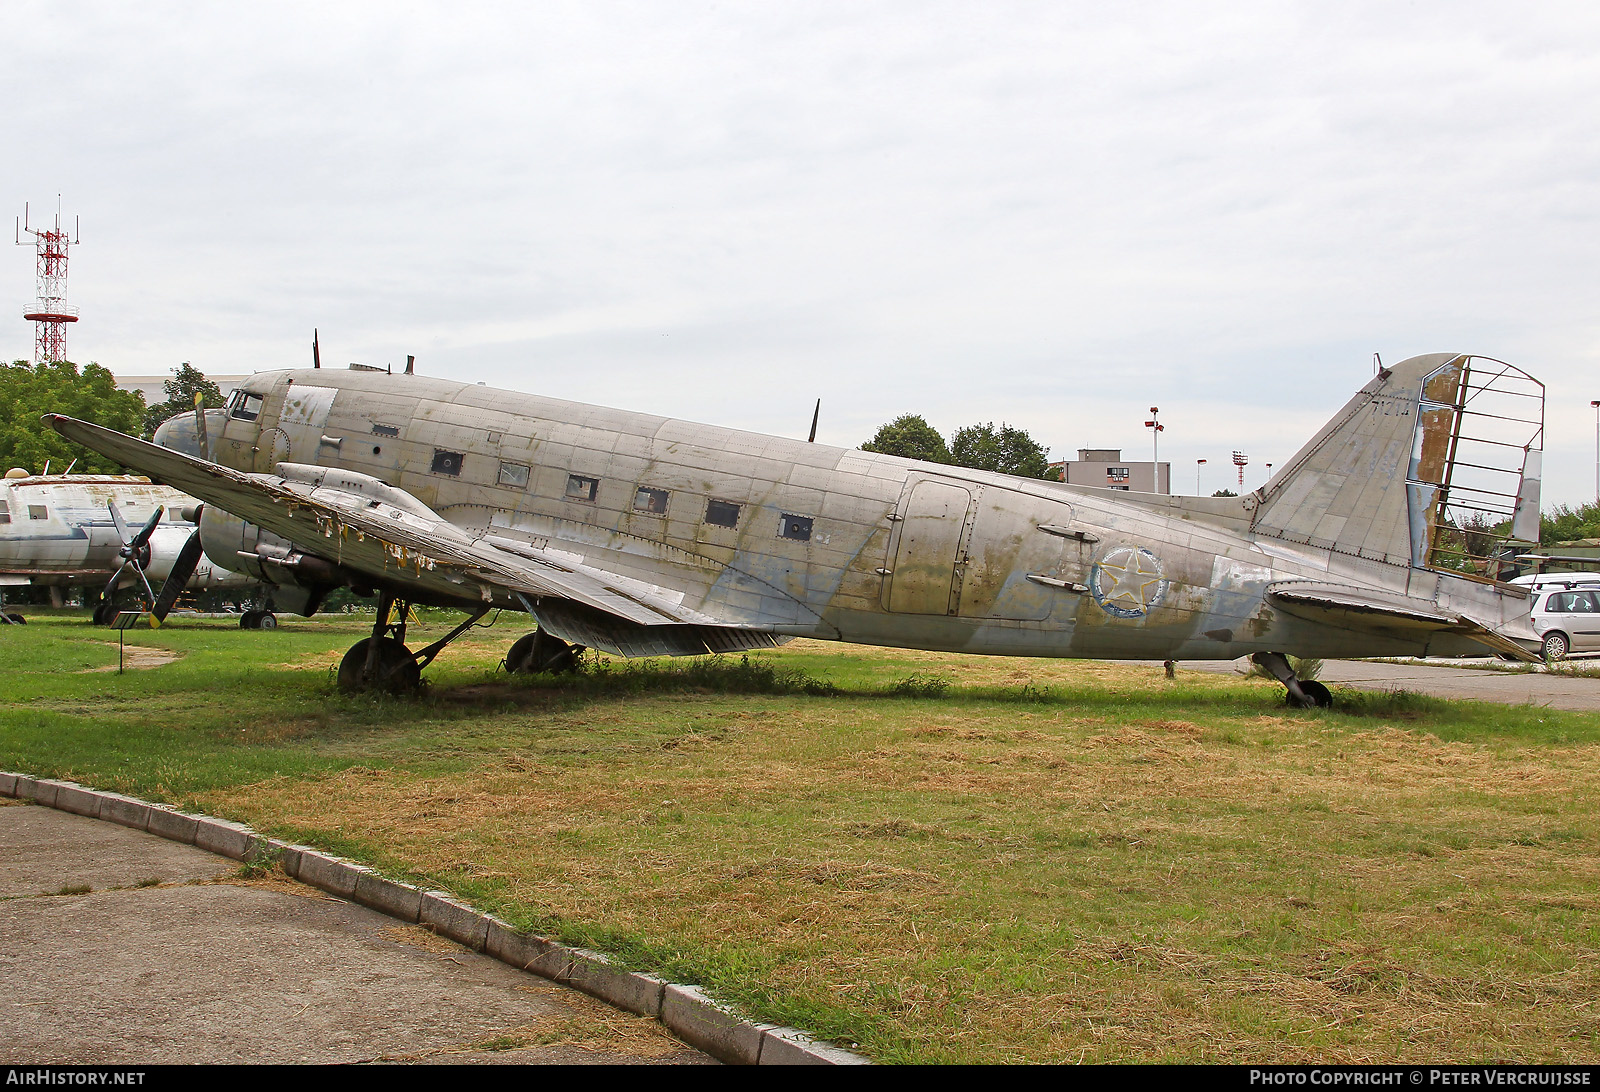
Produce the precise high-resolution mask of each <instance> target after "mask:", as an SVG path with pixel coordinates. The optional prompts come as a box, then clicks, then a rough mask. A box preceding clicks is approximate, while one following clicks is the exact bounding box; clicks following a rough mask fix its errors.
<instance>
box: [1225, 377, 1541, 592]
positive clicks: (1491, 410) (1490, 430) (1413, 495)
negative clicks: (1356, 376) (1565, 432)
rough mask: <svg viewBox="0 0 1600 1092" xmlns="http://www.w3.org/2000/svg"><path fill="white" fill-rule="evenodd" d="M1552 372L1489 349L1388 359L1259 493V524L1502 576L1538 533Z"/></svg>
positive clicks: (1338, 547)
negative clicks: (1520, 545)
mask: <svg viewBox="0 0 1600 1092" xmlns="http://www.w3.org/2000/svg"><path fill="white" fill-rule="evenodd" d="M1543 444H1544V385H1543V384H1542V383H1540V382H1539V381H1538V380H1536V379H1534V378H1533V377H1532V376H1530V375H1528V373H1526V372H1524V371H1522V370H1521V369H1520V368H1516V367H1513V366H1512V365H1510V364H1506V363H1503V362H1501V361H1498V360H1491V359H1489V358H1488V357H1480V356H1467V355H1463V354H1460V353H1434V354H1431V355H1428V356H1416V357H1412V358H1411V359H1409V360H1404V361H1401V362H1400V363H1399V364H1396V365H1395V366H1394V367H1393V368H1388V369H1384V370H1382V371H1380V372H1379V373H1378V375H1377V376H1376V377H1374V378H1373V380H1372V382H1370V383H1368V384H1367V385H1366V386H1365V387H1363V388H1362V389H1361V391H1360V392H1359V393H1357V394H1356V396H1355V397H1354V398H1352V399H1351V400H1350V401H1349V402H1348V403H1347V404H1346V405H1345V407H1344V408H1343V409H1341V410H1340V411H1339V413H1338V414H1337V415H1336V416H1335V417H1334V418H1333V420H1331V421H1329V422H1328V423H1327V424H1326V425H1324V426H1323V428H1322V430H1321V431H1320V432H1318V433H1317V435H1316V436H1315V437H1314V438H1313V439H1312V440H1311V442H1310V443H1309V444H1307V445H1306V446H1305V447H1304V448H1302V449H1301V450H1300V451H1299V453H1298V454H1296V455H1295V456H1294V458H1292V459H1291V460H1289V462H1288V464H1287V465H1285V466H1284V467H1283V469H1282V470H1280V471H1279V472H1278V473H1277V474H1276V475H1274V476H1273V478H1272V480H1271V481H1269V482H1268V483H1267V484H1266V485H1265V486H1263V487H1262V488H1261V489H1260V490H1258V491H1257V492H1256V500H1257V504H1256V511H1255V517H1254V527H1255V531H1256V533H1257V534H1261V535H1267V536H1270V537H1272V538H1278V539H1282V540H1284V541H1288V542H1300V543H1305V544H1307V545H1310V546H1315V547H1319V548H1323V549H1330V550H1335V551H1338V552H1339V553H1344V554H1353V555H1356V556H1359V557H1365V558H1370V559H1372V560H1375V561H1385V562H1388V563H1390V564H1393V565H1406V566H1411V567H1414V568H1422V569H1436V570H1441V571H1446V572H1451V573H1454V574H1456V575H1468V576H1480V577H1490V578H1500V577H1502V576H1503V575H1506V574H1507V569H1508V567H1509V566H1510V565H1512V564H1514V554H1515V553H1516V552H1517V551H1516V549H1515V548H1514V547H1510V545H1509V544H1511V543H1517V542H1537V541H1538V540H1539V475H1540V459H1541V455H1542V448H1543Z"/></svg>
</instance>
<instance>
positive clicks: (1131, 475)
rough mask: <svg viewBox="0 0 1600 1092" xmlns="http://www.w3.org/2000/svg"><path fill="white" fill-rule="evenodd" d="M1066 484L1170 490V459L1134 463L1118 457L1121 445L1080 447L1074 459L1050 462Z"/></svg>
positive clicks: (1147, 490) (1154, 490)
mask: <svg viewBox="0 0 1600 1092" xmlns="http://www.w3.org/2000/svg"><path fill="white" fill-rule="evenodd" d="M1050 469H1051V470H1054V471H1057V472H1058V473H1059V475H1060V480H1061V481H1064V482H1066V483H1067V484H1068V485H1097V486H1100V487H1101V488H1102V489H1131V490H1133V491H1134V492H1135V493H1171V492H1172V464H1171V463H1136V462H1130V461H1128V460H1125V459H1124V458H1123V457H1122V449H1121V448H1109V447H1080V448H1079V449H1078V458H1077V459H1076V460H1075V461H1065V460H1063V461H1062V462H1059V463H1051V464H1050Z"/></svg>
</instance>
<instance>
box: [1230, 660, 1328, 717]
mask: <svg viewBox="0 0 1600 1092" xmlns="http://www.w3.org/2000/svg"><path fill="white" fill-rule="evenodd" d="M1250 659H1251V660H1253V661H1255V663H1256V664H1257V666H1259V667H1260V668H1262V669H1263V670H1264V671H1266V672H1267V673H1268V674H1270V675H1271V676H1272V677H1273V678H1275V679H1277V680H1278V681H1279V682H1281V683H1282V684H1283V686H1284V689H1285V690H1287V691H1288V694H1287V695H1286V700H1287V701H1288V703H1289V704H1290V705H1293V706H1297V707H1298V708H1301V709H1310V708H1311V707H1312V706H1317V707H1318V708H1321V709H1326V708H1327V707H1328V706H1330V705H1332V704H1333V695H1332V694H1331V693H1329V692H1328V688H1327V687H1326V686H1323V685H1322V684H1321V683H1319V682H1317V681H1316V680H1314V679H1297V678H1295V677H1294V669H1293V668H1291V667H1290V666H1289V658H1288V657H1287V656H1285V655H1284V654H1283V653H1281V652H1257V653H1255V654H1253V655H1252V656H1251V657H1250Z"/></svg>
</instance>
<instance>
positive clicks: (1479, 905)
mask: <svg viewBox="0 0 1600 1092" xmlns="http://www.w3.org/2000/svg"><path fill="white" fill-rule="evenodd" d="M455 621H456V617H455V616H440V618H439V619H438V621H437V622H436V623H432V624H431V626H430V631H431V632H434V633H442V632H443V631H444V630H445V629H446V628H448V626H450V625H453V624H454V622H455ZM521 632H522V630H521V628H520V627H519V623H518V622H517V621H513V620H509V619H508V621H507V624H506V625H503V626H499V627H494V628H486V629H477V630H474V631H472V632H471V633H470V634H469V635H468V636H467V637H465V638H463V639H462V641H461V642H459V643H458V644H457V645H455V646H452V648H451V649H450V650H448V651H447V652H446V653H445V655H444V656H443V657H441V659H440V661H439V662H437V663H436V664H435V665H434V666H433V667H432V668H430V669H429V671H428V673H427V677H428V678H429V680H430V682H429V686H428V689H427V690H426V692H425V693H424V694H423V695H422V696H421V697H420V698H416V699H410V700H397V699H393V698H368V697H359V698H356V697H346V696H342V695H339V694H337V693H336V692H335V690H334V687H333V684H332V680H331V669H332V668H333V667H334V666H335V665H336V664H337V663H338V660H339V658H340V656H341V655H342V654H343V651H344V649H345V648H346V647H348V646H349V644H351V643H352V642H353V641H354V640H356V639H357V638H358V637H360V636H362V635H363V634H364V626H363V625H362V624H361V622H360V621H359V619H358V620H354V621H331V622H302V623H295V622H292V621H286V624H285V625H283V626H282V627H281V628H280V629H278V630H276V631H272V632H241V631H239V630H237V629H232V628H228V627H226V626H224V625H221V624H216V623H201V622H178V623H176V624H169V625H168V626H167V627H164V628H162V629H161V630H158V631H149V630H144V631H138V632H135V633H130V635H129V640H130V641H132V642H137V643H138V644H139V645H141V646H147V647H150V648H155V649H161V650H166V651H167V652H169V653H172V654H176V656H177V658H176V659H175V660H173V661H172V662H170V663H167V664H165V665H163V666H156V667H150V668H142V669H137V670H131V671H129V672H127V673H125V674H122V675H118V674H115V673H114V670H115V665H116V663H117V646H116V637H115V635H114V634H108V633H107V632H106V631H104V630H96V629H92V628H91V627H89V626H88V625H86V624H83V623H82V622H81V621H79V620H77V619H69V618H61V619H36V620H35V622H34V624H31V625H29V626H27V627H0V663H3V664H4V666H5V668H6V671H5V685H6V688H7V692H8V695H9V700H8V702H7V704H6V705H5V706H4V708H3V709H0V768H8V769H13V770H21V771H25V772H28V773H33V774H39V775H46V776H55V777H65V778H71V779H73V780H78V781H82V782H84V783H86V784H91V785H94V786H97V787H102V788H108V789H115V790H119V791H124V792H130V793H135V794H138V795H142V796H146V797H150V798H154V799H159V800H165V801H170V802H173V803H176V804H180V805H184V806H188V807H194V808H198V809H202V810H205V811H207V812H210V813H212V814H216V815H222V816H226V817H228V818H233V819H238V820H242V821H244V822H248V823H250V824H252V825H254V826H255V827H257V828H258V829H261V830H264V831H268V832H271V833H274V834H277V835H280V836H286V837H289V838H292V839H295V840H298V841H305V842H310V843H313V844H316V845H320V846H324V847H327V848H330V849H332V850H334V851H337V852H339V853H342V854H345V855H348V856H350V857H353V858H355V859H358V860H361V861H364V862H367V863H370V864H372V865H375V866H376V867H379V868H381V869H383V870H384V871H385V872H387V873H389V874H391V875H395V876H397V877H402V878H410V879H415V880H423V881H426V882H427V883H428V884H430V885H433V886H437V887H441V888H445V889H448V890H451V891H454V892H457V893H458V894H460V895H461V896H463V897H464V898H466V899H468V900H469V901H471V902H473V903H475V904H476V905H478V906H480V907H482V908H484V909H489V910H493V911H494V912H496V913H498V914H501V915H502V916H504V917H506V918H508V919H509V920H512V921H515V922H517V923H518V924H524V925H527V926H529V927H531V928H535V929H537V930H540V931H542V932H545V933H548V934H555V935H558V936H560V937H561V938H562V939H563V940H566V941H568V942H576V943H580V944H584V945H587V946H590V947H596V948H601V949H604V950H606V951H608V952H611V953H613V954H615V955H617V956H619V957H620V958H622V959H623V960H625V961H626V962H628V963H630V964H632V965H634V966H637V967H640V968H644V969H649V970H653V971H656V972H659V973H661V974H663V975H665V976H667V977H669V978H672V979H675V980H677V981H687V982H695V983H700V984H703V985H704V986H705V987H706V988H707V989H708V990H709V991H710V992H711V993H713V994H714V995H716V996H719V997H721V998H723V999H725V1000H729V1001H731V1002H733V1003H735V1004H736V1005H738V1006H740V1007H741V1008H743V1009H744V1010H745V1011H746V1012H748V1013H749V1014H750V1015H752V1016H755V1017H758V1018H762V1019H767V1020H772V1021H776V1022H780V1023H786V1024H794V1025H797V1026H799V1027H802V1028H805V1029H807V1030H809V1031H811V1032H813V1033H815V1034H818V1035H821V1036H825V1037H828V1038H832V1039H834V1040H836V1041H839V1042H841V1043H846V1044H859V1049H861V1050H862V1051H863V1052H864V1053H866V1054H868V1055H870V1056H871V1057H873V1058H874V1059H877V1060H879V1061H885V1062H998V1061H1038V1062H1058V1061H1079V1060H1081V1061H1089V1062H1098V1061H1231V1062H1242V1061H1256V1062H1268V1061H1283V1062H1291V1061H1309V1060H1320V1061H1350V1062H1377V1061H1397V1060H1398V1061H1422V1060H1450V1061H1461V1062H1466V1061H1494V1060H1515V1061H1529V1062H1534V1061H1538V1062H1560V1061H1592V1060H1593V1059H1594V1058H1595V1057H1596V1055H1597V1053H1600V1052H1597V1049H1596V1047H1597V1041H1600V1024H1597V1014H1596V1012H1595V1005H1596V1003H1597V1002H1596V999H1597V997H1600V990H1597V986H1600V971H1597V961H1596V955H1597V952H1600V916H1597V913H1596V911H1597V909H1600V905H1597V904H1600V882H1597V881H1600V853H1597V847H1600V843H1597V840H1596V839H1597V833H1600V829H1597V828H1600V824H1597V821H1596V797H1597V795H1600V793H1597V788H1596V786H1597V785H1600V776H1597V775H1600V716H1596V715H1593V714H1581V713H1565V712H1559V711H1551V710H1545V709H1539V708H1534V707H1506V706H1492V705H1480V704H1476V703H1465V702H1445V701H1440V700H1434V699H1428V698H1423V697H1419V696H1417V695H1408V694H1399V695H1387V696H1386V695H1373V694H1362V693H1357V692H1354V691H1338V692H1336V693H1337V696H1338V697H1339V699H1340V700H1341V707H1340V708H1338V709H1336V710H1333V711H1301V710H1289V709H1286V708H1285V707H1284V705H1283V703H1282V699H1281V695H1282V688H1281V687H1279V686H1277V685H1276V684H1272V683H1264V682H1259V681H1254V680H1246V679H1239V678H1232V677H1228V676H1219V675H1209V674H1201V673H1187V672H1182V671H1180V672H1179V674H1178V677H1177V679H1175V680H1168V679H1166V678H1164V677H1163V676H1162V673H1161V671H1160V669H1159V668H1155V669H1146V668H1142V667H1134V666H1125V665H1117V664H1108V663H1099V662H1089V661H1054V660H1021V659H980V658H963V657H956V656H946V655H940V654H932V653H916V652H900V651H892V650H877V649H864V648H858V647H854V646H837V645H827V644H822V643H816V642H795V643H794V644H793V645H790V646H787V647H786V648H784V649H780V650H777V651H774V652H770V653H764V654H761V655H751V656H750V657H748V659H745V658H740V657H732V658H722V659H719V660H702V661H678V662H672V663H666V662H655V663H650V664H644V665H639V664H626V663H622V662H607V663H604V664H601V665H600V666H598V667H592V668H591V669H590V670H589V671H588V672H587V673H586V674H585V675H583V676H580V677H578V678H576V679H570V680H565V681H563V680H556V679H552V678H548V677H536V678H515V679H513V678H508V677H507V676H505V675H504V674H500V673H496V672H495V670H494V669H495V665H496V663H497V662H498V660H499V659H500V657H501V656H503V655H504V652H505V650H506V648H507V647H508V646H509V645H510V643H511V641H512V640H514V639H515V638H516V637H517V636H519V635H520V633H521ZM418 635H419V631H418V629H417V628H416V627H413V636H412V644H413V647H415V646H417V645H418V644H420V643H421V642H419V641H418V640H417V639H416V638H417V636H418ZM108 665H109V666H111V667H112V668H113V671H112V672H111V673H107V672H105V671H95V670H93V669H95V668H104V667H106V666H108Z"/></svg>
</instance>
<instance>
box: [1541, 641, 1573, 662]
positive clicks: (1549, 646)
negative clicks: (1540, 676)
mask: <svg viewBox="0 0 1600 1092" xmlns="http://www.w3.org/2000/svg"><path fill="white" fill-rule="evenodd" d="M1568 651H1569V647H1568V645H1567V635H1566V634H1565V633H1546V634H1545V635H1544V659H1545V663H1551V664H1553V663H1555V662H1556V661H1557V660H1565V659H1566V658H1567V652H1568Z"/></svg>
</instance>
